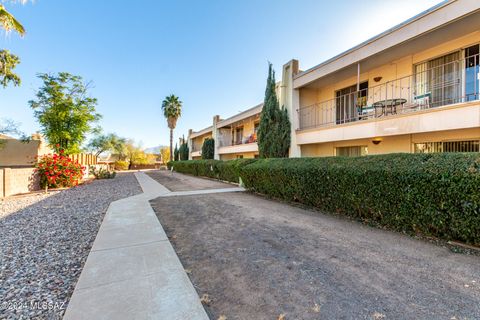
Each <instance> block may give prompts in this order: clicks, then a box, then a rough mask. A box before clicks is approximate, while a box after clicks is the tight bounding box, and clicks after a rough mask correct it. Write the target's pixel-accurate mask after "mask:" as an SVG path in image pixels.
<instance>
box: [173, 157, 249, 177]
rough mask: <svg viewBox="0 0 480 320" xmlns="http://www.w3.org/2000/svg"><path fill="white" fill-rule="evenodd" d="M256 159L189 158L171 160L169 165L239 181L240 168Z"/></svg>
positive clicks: (187, 172) (182, 169) (191, 172)
mask: <svg viewBox="0 0 480 320" xmlns="http://www.w3.org/2000/svg"><path fill="white" fill-rule="evenodd" d="M254 161H255V159H237V160H230V161H221V160H188V161H174V162H169V163H168V164H167V166H168V168H169V169H171V167H172V166H173V167H174V170H175V171H177V172H180V173H186V174H191V175H194V176H201V177H208V178H214V179H219V180H223V181H229V182H233V183H238V182H239V176H240V168H241V167H242V166H245V165H246V164H249V163H252V162H254Z"/></svg>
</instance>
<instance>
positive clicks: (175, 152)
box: [170, 143, 179, 161]
mask: <svg viewBox="0 0 480 320" xmlns="http://www.w3.org/2000/svg"><path fill="white" fill-rule="evenodd" d="M170 159H171V158H170ZM178 159H179V152H178V147H177V144H176V143H175V150H174V151H173V160H174V161H178Z"/></svg>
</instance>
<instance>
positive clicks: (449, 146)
mask: <svg viewBox="0 0 480 320" xmlns="http://www.w3.org/2000/svg"><path fill="white" fill-rule="evenodd" d="M413 151H414V152H415V153H435V152H479V151H480V140H465V141H443V142H424V143H415V144H414V150H413Z"/></svg>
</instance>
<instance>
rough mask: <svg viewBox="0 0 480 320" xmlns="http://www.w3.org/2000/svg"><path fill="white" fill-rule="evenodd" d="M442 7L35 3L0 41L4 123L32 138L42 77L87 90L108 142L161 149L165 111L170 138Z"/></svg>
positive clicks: (417, 0)
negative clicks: (110, 135) (76, 82)
mask: <svg viewBox="0 0 480 320" xmlns="http://www.w3.org/2000/svg"><path fill="white" fill-rule="evenodd" d="M438 2H439V0H402V1H398V0H362V1H358V0H348V1H347V0H345V1H340V0H338V1H320V0H236V1H234V0H228V1H227V0H211V1H210V0H209V1H207V0H191V1H186V0H179V1H173V0H169V1H167V0H136V1H113V0H111V1H107V0H102V1H100V0H82V1H70V0H68V1H65V0H35V1H34V2H33V3H32V2H28V3H27V4H25V5H20V4H9V3H7V8H8V9H9V10H10V11H11V12H12V13H13V14H14V15H15V16H16V17H17V19H19V20H20V21H21V22H22V23H23V24H24V26H25V28H26V30H27V34H26V36H25V37H24V38H20V37H19V36H18V35H16V34H13V33H12V34H10V35H6V36H5V35H1V36H0V48H6V49H9V50H11V51H12V52H13V53H15V54H17V55H19V56H20V58H21V60H22V62H21V64H20V65H19V66H18V68H17V73H18V74H19V75H20V76H21V78H22V86H21V87H12V86H10V87H8V88H7V89H1V88H0V117H2V118H10V119H12V120H14V121H16V122H19V123H21V126H20V129H21V130H22V131H24V132H26V133H29V134H30V133H32V132H34V131H36V130H38V129H39V128H38V125H37V123H36V122H35V120H34V118H33V113H32V110H31V109H30V108H29V107H28V103H27V102H28V101H29V100H30V99H32V98H33V97H34V94H35V91H36V90H37V89H38V87H39V86H40V82H39V81H38V79H37V78H36V74H37V73H39V72H59V71H67V72H70V73H73V74H77V75H81V76H82V77H84V79H85V80H92V81H93V83H94V86H95V87H94V88H93V89H92V91H91V95H92V96H94V97H96V98H98V100H99V105H98V111H99V112H100V113H101V114H103V119H102V120H101V122H100V125H101V126H102V127H103V128H104V131H106V132H116V133H117V134H119V135H121V136H124V137H129V138H133V139H135V140H136V141H139V142H142V143H143V146H145V147H151V146H156V145H159V144H163V145H166V144H168V140H169V136H168V134H169V133H168V128H167V125H166V121H165V119H164V118H163V116H162V113H161V109H160V106H161V101H162V100H163V98H164V97H165V96H166V95H168V94H171V93H174V94H176V95H178V96H179V97H180V98H181V100H182V101H183V115H182V117H181V119H180V120H179V121H178V125H177V129H176V134H175V138H177V137H179V136H181V135H182V134H185V135H186V134H187V131H188V129H189V128H193V129H194V130H198V129H202V128H204V127H206V126H209V125H211V123H212V117H213V115H215V114H220V115H221V116H222V117H224V118H225V117H228V116H231V115H233V114H235V113H237V112H238V111H241V110H244V109H247V108H249V107H251V106H254V105H256V104H257V103H259V102H261V101H262V100H263V94H264V87H265V77H266V72H267V61H271V62H272V63H273V64H274V67H275V69H276V70H277V79H278V78H279V77H280V73H281V67H282V65H283V64H284V63H286V62H288V61H289V60H290V59H292V58H295V59H298V60H299V61H300V68H301V69H304V70H305V69H307V68H310V67H312V66H314V65H316V64H318V63H320V62H322V61H324V60H326V59H328V58H330V57H332V56H334V55H336V54H338V53H340V52H342V51H344V50H346V49H349V48H351V47H352V46H354V45H356V44H358V43H360V42H362V41H364V40H366V39H368V38H370V37H372V36H374V35H376V34H378V33H380V32H382V31H384V30H385V29H387V28H390V27H392V26H394V25H396V24H398V23H400V22H402V21H404V20H406V19H408V18H410V17H411V16H413V15H415V14H417V13H419V12H421V11H423V10H426V9H428V8H429V7H431V6H433V5H435V4H436V3H438Z"/></svg>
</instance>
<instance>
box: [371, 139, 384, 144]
mask: <svg viewBox="0 0 480 320" xmlns="http://www.w3.org/2000/svg"><path fill="white" fill-rule="evenodd" d="M380 142H382V138H375V139H373V140H372V143H373V144H374V145H377V144H380Z"/></svg>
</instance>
